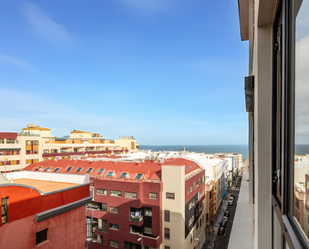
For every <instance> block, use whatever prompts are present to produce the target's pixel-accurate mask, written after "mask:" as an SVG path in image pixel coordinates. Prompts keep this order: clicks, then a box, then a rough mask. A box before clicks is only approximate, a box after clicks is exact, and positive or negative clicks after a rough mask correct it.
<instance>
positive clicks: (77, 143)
mask: <svg viewBox="0 0 309 249" xmlns="http://www.w3.org/2000/svg"><path fill="white" fill-rule="evenodd" d="M138 148H139V145H138V143H137V142H136V141H135V139H134V138H133V137H120V139H119V140H110V139H105V138H104V137H103V136H101V135H100V134H98V133H91V132H87V131H80V130H74V131H72V132H71V134H70V136H69V137H63V138H56V137H54V136H52V133H51V130H50V129H49V128H44V127H39V126H38V125H32V124H30V125H28V126H27V128H24V129H22V132H21V133H12V132H0V172H4V171H7V172H11V171H16V170H22V169H23V168H24V167H26V166H27V165H29V164H31V163H37V162H39V161H43V160H44V161H45V160H51V159H55V158H69V157H81V156H82V155H85V154H87V155H92V156H95V155H114V154H115V155H117V154H123V153H131V152H137V151H138ZM1 166H4V167H1Z"/></svg>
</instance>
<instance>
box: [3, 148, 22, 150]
mask: <svg viewBox="0 0 309 249" xmlns="http://www.w3.org/2000/svg"><path fill="white" fill-rule="evenodd" d="M0 150H21V148H0Z"/></svg>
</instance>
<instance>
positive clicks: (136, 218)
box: [130, 215, 143, 222]
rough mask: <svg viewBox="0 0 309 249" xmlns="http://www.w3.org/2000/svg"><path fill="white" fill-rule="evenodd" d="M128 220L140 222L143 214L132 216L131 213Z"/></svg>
mask: <svg viewBox="0 0 309 249" xmlns="http://www.w3.org/2000/svg"><path fill="white" fill-rule="evenodd" d="M130 221H133V222H142V221H143V216H133V215H130Z"/></svg>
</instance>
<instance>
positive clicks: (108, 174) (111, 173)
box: [106, 171, 114, 176]
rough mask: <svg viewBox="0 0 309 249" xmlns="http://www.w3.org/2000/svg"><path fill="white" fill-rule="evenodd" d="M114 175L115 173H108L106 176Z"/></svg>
mask: <svg viewBox="0 0 309 249" xmlns="http://www.w3.org/2000/svg"><path fill="white" fill-rule="evenodd" d="M113 174H114V172H113V171H110V172H108V174H107V175H106V176H112V175H113Z"/></svg>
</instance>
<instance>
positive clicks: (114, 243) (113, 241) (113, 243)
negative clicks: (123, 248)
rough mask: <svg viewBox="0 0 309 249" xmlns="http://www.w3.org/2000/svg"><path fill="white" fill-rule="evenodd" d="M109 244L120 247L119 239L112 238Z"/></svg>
mask: <svg viewBox="0 0 309 249" xmlns="http://www.w3.org/2000/svg"><path fill="white" fill-rule="evenodd" d="M109 245H110V246H112V247H117V248H118V247H119V243H118V241H115V240H110V241H109Z"/></svg>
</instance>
